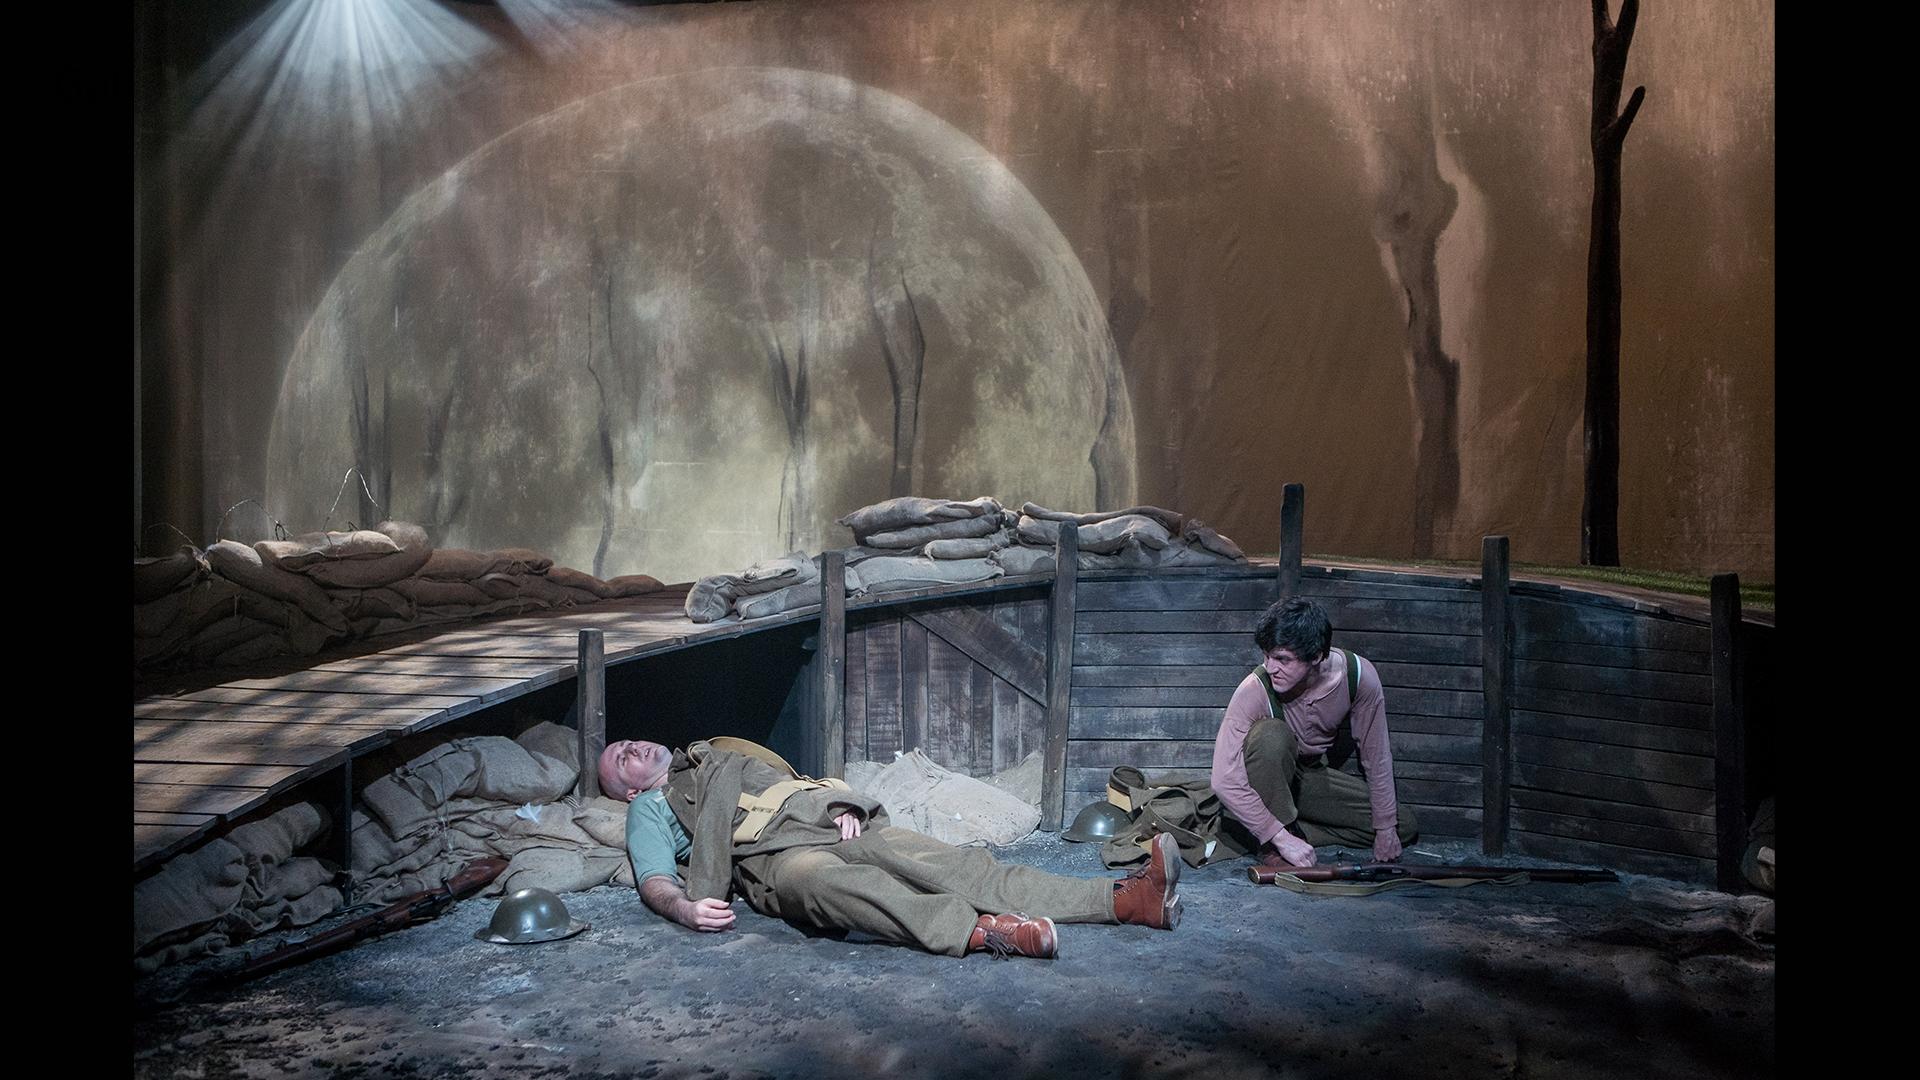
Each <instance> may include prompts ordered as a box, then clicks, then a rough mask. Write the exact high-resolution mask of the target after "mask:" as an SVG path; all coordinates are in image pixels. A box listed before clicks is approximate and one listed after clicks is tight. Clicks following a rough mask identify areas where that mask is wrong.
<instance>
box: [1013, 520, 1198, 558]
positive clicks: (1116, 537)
mask: <svg viewBox="0 0 1920 1080" xmlns="http://www.w3.org/2000/svg"><path fill="white" fill-rule="evenodd" d="M1059 530H1060V526H1059V523H1058V522H1054V521H1045V520H1041V519H1039V518H1033V517H1027V516H1022V517H1021V518H1020V525H1019V535H1020V542H1021V543H1023V544H1031V545H1034V546H1036V547H1039V546H1051V545H1052V544H1054V543H1055V542H1056V541H1057V540H1058V539H1059ZM1076 532H1077V534H1078V539H1079V541H1080V550H1081V551H1083V552H1090V553H1093V554H1098V555H1111V554H1115V553H1117V552H1119V551H1120V550H1121V549H1122V548H1124V547H1127V546H1128V545H1130V544H1131V545H1135V546H1139V547H1145V548H1151V549H1156V550H1157V549H1159V548H1163V547H1166V546H1167V544H1168V543H1169V542H1170V541H1171V540H1172V535H1171V534H1170V533H1168V531H1167V528H1166V526H1164V525H1162V524H1160V523H1159V522H1157V521H1155V520H1154V519H1152V518H1150V517H1148V516H1146V515H1144V514H1128V515H1123V516H1118V517H1111V518H1106V519H1104V520H1101V521H1097V522H1094V523H1092V524H1089V525H1081V526H1078V527H1077V529H1076Z"/></svg>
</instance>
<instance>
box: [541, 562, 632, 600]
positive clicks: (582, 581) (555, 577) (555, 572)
mask: <svg viewBox="0 0 1920 1080" xmlns="http://www.w3.org/2000/svg"><path fill="white" fill-rule="evenodd" d="M546 577H547V580H548V581H551V582H553V583H554V584H555V585H563V586H565V587H567V588H569V589H577V590H580V591H582V592H589V593H592V594H593V595H594V596H595V597H596V598H598V599H601V600H607V599H611V598H612V597H613V596H614V595H616V594H615V593H614V591H613V589H612V587H611V586H609V585H608V584H607V583H606V582H604V581H601V580H600V579H599V578H597V577H594V576H593V575H592V574H589V573H586V572H585V571H581V570H575V569H574V568H573V567H571V566H556V567H553V568H552V569H550V570H548V571H547V574H546Z"/></svg>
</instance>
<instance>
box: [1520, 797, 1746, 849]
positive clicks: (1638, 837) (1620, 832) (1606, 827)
mask: <svg viewBox="0 0 1920 1080" xmlns="http://www.w3.org/2000/svg"><path fill="white" fill-rule="evenodd" d="M1513 827H1514V828H1516V829H1525V830H1526V831H1528V832H1533V833H1544V834H1546V835H1549V836H1564V837H1566V838H1567V839H1569V840H1585V841H1589V842H1592V843H1601V844H1614V845H1618V846H1620V847H1631V848H1641V849H1643V850H1646V851H1658V852H1662V853H1664V854H1668V855H1688V856H1692V857H1694V858H1705V857H1709V856H1711V855H1712V854H1713V837H1711V836H1702V835H1701V834H1699V833H1691V832H1679V831H1676V830H1673V829H1656V828H1649V827H1647V826H1644V825H1629V824H1626V823H1623V822H1618V821H1602V820H1600V819H1598V818H1591V817H1584V816H1572V815H1567V814H1550V813H1545V812H1543V811H1539V810H1528V809H1524V808H1520V807H1515V808H1514V810H1513Z"/></svg>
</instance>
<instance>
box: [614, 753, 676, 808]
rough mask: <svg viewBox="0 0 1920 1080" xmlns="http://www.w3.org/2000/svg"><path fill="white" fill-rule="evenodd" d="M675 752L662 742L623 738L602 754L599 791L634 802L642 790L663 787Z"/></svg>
mask: <svg viewBox="0 0 1920 1080" xmlns="http://www.w3.org/2000/svg"><path fill="white" fill-rule="evenodd" d="M672 764H673V752H672V751H670V750H668V749H667V748H666V747H664V746H661V745H660V744H659V743H650V742H641V741H640V740H638V739H622V740H621V741H619V742H615V743H608V744H607V748H606V749H605V750H602V751H600V792H601V794H603V795H606V796H607V797H608V798H613V799H622V800H625V801H627V802H632V801H633V800H634V799H635V798H636V797H637V796H639V794H640V793H641V792H643V791H653V790H655V789H656V788H660V787H664V786H665V785H666V782H667V770H668V768H669V767H670V766H671V765H672Z"/></svg>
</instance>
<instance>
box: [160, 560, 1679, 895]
mask: <svg viewBox="0 0 1920 1080" xmlns="http://www.w3.org/2000/svg"><path fill="white" fill-rule="evenodd" d="M1307 565H1308V566H1309V567H1310V568H1311V567H1315V566H1316V564H1315V563H1314V562H1313V561H1309V562H1308V564H1307ZM1335 565H1336V564H1328V565H1327V566H1326V567H1324V568H1321V572H1322V573H1325V572H1326V571H1327V570H1329V569H1332V568H1333V567H1334V566H1335ZM1273 568H1274V563H1273V562H1272V561H1271V560H1254V562H1253V563H1252V564H1251V565H1247V566H1235V567H1231V568H1217V569H1216V568H1192V569H1174V570H1158V571H1137V570H1135V571H1127V570H1116V571H1087V570H1083V571H1081V572H1080V574H1079V577H1080V579H1081V580H1089V579H1092V580H1098V579H1103V578H1116V579H1120V578H1139V577H1188V576H1216V575H1220V574H1222V573H1223V571H1224V574H1225V575H1226V576H1232V577H1245V576H1247V575H1248V574H1249V573H1250V572H1251V573H1254V574H1259V573H1262V572H1268V573H1270V572H1272V571H1273ZM1336 572H1337V573H1338V574H1339V575H1340V576H1342V577H1352V578H1367V577H1370V576H1373V575H1374V574H1378V575H1379V576H1380V577H1381V578H1382V579H1383V580H1386V579H1394V578H1402V579H1403V577H1404V575H1406V574H1408V573H1415V574H1419V575H1421V576H1427V577H1432V578H1435V579H1442V580H1450V583H1454V584H1467V583H1471V582H1474V581H1477V576H1476V575H1469V574H1461V573H1448V572H1444V571H1440V572H1436V571H1433V570H1431V569H1430V568H1411V567H1409V568H1404V569H1403V568H1397V567H1396V568H1392V569H1387V568H1383V567H1351V568H1348V567H1339V569H1338V570H1337V571H1336ZM1052 579H1053V575H1052V574H1050V573H1048V574H1032V575H1022V576H1009V577H1001V578H995V579H993V580H990V581H985V582H979V583H973V584H967V585H958V586H941V587H934V588H926V589H916V590H911V591H902V592H892V593H883V594H877V595H873V596H867V597H861V598H858V599H852V600H849V602H848V604H847V610H848V611H850V612H852V611H858V610H862V609H868V608H877V607H886V606H894V605H900V604H908V603H912V602H915V601H920V600H927V599H935V598H941V599H944V598H954V597H961V596H967V595H971V594H977V593H986V592H998V591H1001V590H1011V589H1021V588H1030V587H1032V586H1035V585H1046V584H1049V583H1050V582H1051V581H1052ZM1565 585H1566V588H1567V592H1569V593H1579V594H1585V595H1584V596H1583V597H1582V599H1584V600H1585V601H1587V602H1589V603H1591V602H1594V601H1595V600H1596V599H1598V598H1597V597H1595V595H1594V593H1595V592H1597V591H1598V590H1590V589H1589V588H1588V587H1587V586H1585V584H1584V583H1582V584H1579V585H1575V584H1574V583H1571V582H1568V583H1565ZM690 588H691V584H690V583H688V584H682V585H675V586H669V587H668V588H667V589H664V590H662V591H660V592H656V593H651V594H648V595H646V596H641V597H633V598H629V599H624V600H610V601H605V602H602V603H599V604H594V605H588V606H579V607H574V608H567V609H562V610H557V611H546V612H538V613H534V614H528V615H517V616H505V617H497V618H492V619H485V620H479V621H474V622H468V623H453V624H442V625H438V626H431V627H423V628H421V629H419V630H414V631H409V632H406V633H401V634H393V635H388V636H384V637H381V638H378V639H374V640H373V641H371V642H368V641H361V642H355V643H352V644H350V645H345V646H340V647H336V648H334V649H331V650H327V651H324V652H322V653H319V654H317V655H315V656H311V657H301V658H293V659H288V660H282V661H278V662H276V663H273V664H266V665H256V666H253V667H246V668H230V669H218V670H214V671H201V672H195V673H191V674H189V675H185V676H179V677H175V678H172V679H169V680H167V681H165V682H159V683H154V684H150V685H147V686H142V687H136V688H135V698H134V704H133V786H134V820H133V825H134V830H133V831H134V871H135V873H136V874H139V873H140V872H142V871H143V870H145V869H147V868H149V867H152V866H154V865H156V864H158V863H159V862H160V861H162V860H164V859H166V858H167V857H168V856H170V855H172V854H174V853H175V852H178V851H180V850H182V849H183V848H185V847H186V846H188V845H189V844H192V843H193V842H195V841H196V840H198V839H200V838H201V837H203V836H205V835H206V834H208V833H209V832H211V831H213V830H214V829H215V828H217V827H219V826H221V825H222V824H226V823H232V822H236V821H238V820H239V819H240V818H241V817H243V816H244V815H246V814H248V813H249V812H250V811H252V810H255V809H257V808H258V807H260V806H261V805H263V804H264V803H266V802H267V801H268V800H269V799H271V798H273V797H274V796H276V795H278V794H280V793H282V792H284V791H286V790H287V789H288V788H291V787H293V786H294V785H296V784H299V783H302V782H304V781H308V780H312V779H314V778H316V777H318V776H320V775H322V774H324V773H325V772H327V771H329V770H332V769H336V768H338V767H340V766H341V765H342V764H344V763H346V762H348V761H350V760H352V759H353V758H356V757H359V756H361V755H363V754H365V753H367V752H368V751H371V750H373V749H375V748H378V747H380V746H383V745H386V744H388V743H390V742H393V741H394V740H396V739H399V738H402V737H405V736H409V735H414V734H417V733H420V732H423V731H427V730H429V729H432V728H435V727H439V726H440V725H442V724H446V723H448V722H450V721H453V720H456V719H458V718H460V717H463V716H467V715H469V714H472V713H474V712H477V711H479V710H482V709H485V708H489V707H491V706H493V705H496V704H498V703H500V702H503V701H507V700H510V699H512V698H516V697H519V696H522V695H524V694H528V693H532V692H534V691H536V690H539V689H542V688H544V687H547V686H551V685H554V684H556V683H560V682H565V681H567V680H570V679H572V678H573V677H574V674H575V668H576V660H577V656H578V638H579V631H580V630H582V629H585V628H589V627H593V628H598V629H600V630H602V631H603V632H604V634H605V657H606V662H607V663H608V664H609V665H612V664H617V663H622V662H626V661H631V660H635V659H638V658H640V657H644V656H651V655H658V654H661V653H666V652H672V651H674V650H677V649H681V648H686V647H688V646H691V645H696V644H703V643H707V642H713V641H720V640H725V639H728V638H734V637H739V636H741V635H744V634H749V633H755V632H758V631H762V630H769V629H774V628H776V627H781V626H789V625H792V624H794V623H799V622H807V621H813V620H815V619H817V618H818V616H819V610H820V609H819V606H818V605H808V606H806V607H801V608H796V609H794V610H792V611H788V612H784V613H782V614H780V615H776V616H772V617H769V618H765V619H757V620H754V621H752V622H742V621H739V620H737V619H730V620H726V621H722V622H715V623H705V624H701V623H695V622H693V621H692V620H690V619H688V618H687V617H686V614H685V611H684V604H685V600H686V595H687V592H688V590H689V589H690ZM1515 591H1516V592H1519V593H1528V592H1537V593H1538V594H1545V595H1552V594H1557V593H1559V592H1560V591H1561V590H1560V589H1559V588H1556V587H1555V586H1554V585H1551V584H1546V583H1540V584H1534V585H1531V586H1529V585H1527V584H1523V583H1521V582H1518V581H1516V582H1515ZM1663 599H1667V600H1684V599H1685V598H1663ZM1609 600H1610V601H1611V602H1612V604H1614V605H1618V606H1620V607H1626V608H1632V609H1635V610H1639V611H1643V612H1644V611H1655V612H1658V611H1661V610H1662V605H1657V604H1655V603H1652V602H1650V601H1649V599H1647V598H1642V597H1623V596H1613V597H1608V598H1607V599H1606V600H1600V602H1601V603H1603V604H1604V603H1607V602H1608V601H1609ZM1676 606H1680V607H1685V606H1686V605H1685V604H1684V603H1683V604H1680V605H1676ZM1665 613H1671V614H1680V612H1676V611H1674V610H1673V608H1672V607H1667V608H1666V612H1665ZM1685 615H1686V616H1692V615H1693V612H1692V611H1686V612H1685Z"/></svg>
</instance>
